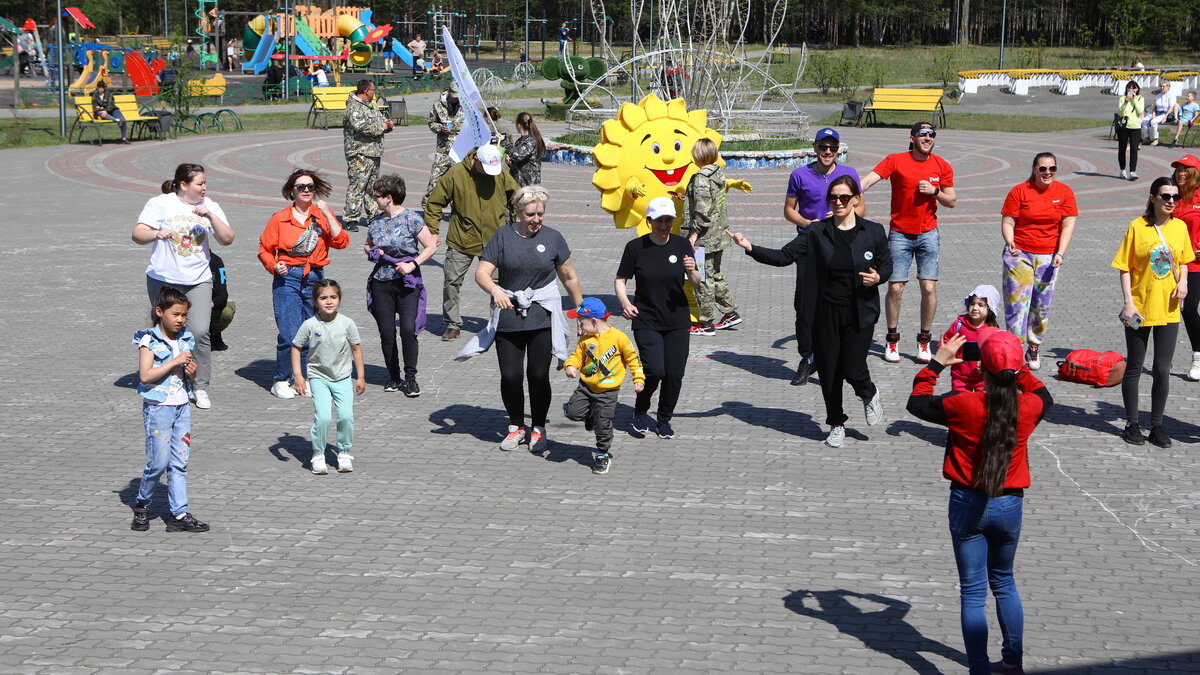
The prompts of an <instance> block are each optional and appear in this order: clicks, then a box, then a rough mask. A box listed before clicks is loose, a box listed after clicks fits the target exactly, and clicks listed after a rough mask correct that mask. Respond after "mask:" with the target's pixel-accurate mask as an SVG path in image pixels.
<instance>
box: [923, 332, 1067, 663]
mask: <svg viewBox="0 0 1200 675" xmlns="http://www.w3.org/2000/svg"><path fill="white" fill-rule="evenodd" d="M965 343H966V338H964V337H963V336H961V335H955V336H953V337H951V338H950V339H949V340H946V341H945V342H943V343H942V344H941V345H940V346H939V347H938V350H937V353H936V354H935V355H934V357H933V361H932V362H930V364H929V365H928V366H926V367H924V368H922V369H921V371H920V372H918V373H917V376H916V378H915V379H914V380H913V389H912V394H911V395H910V396H909V398H908V411H909V412H910V413H912V414H913V415H915V416H916V417H918V418H920V419H923V420H925V421H926V422H933V423H934V424H941V425H945V426H946V427H947V428H948V429H949V437H948V439H947V441H946V455H945V459H944V460H943V462H942V475H943V476H944V477H945V478H946V479H947V480H949V481H950V505H949V508H948V516H949V521H950V540H951V542H953V545H954V562H955V563H956V564H957V566H958V581H959V603H960V621H961V622H962V633H963V642H964V643H965V644H966V648H967V666H968V667H969V668H970V672H971V674H972V675H977V674H978V675H982V674H984V673H1021V672H1024V671H1023V670H1022V668H1021V656H1022V652H1023V651H1024V650H1023V648H1022V637H1023V634H1024V630H1025V610H1024V609H1023V608H1022V605H1021V596H1020V595H1018V593H1017V584H1016V581H1015V580H1014V578H1013V560H1014V559H1015V558H1016V555H1017V543H1018V541H1019V540H1020V538H1021V511H1022V506H1023V505H1022V502H1023V501H1024V496H1025V488H1027V487H1029V460H1028V452H1027V448H1028V443H1029V437H1030V436H1031V435H1032V434H1033V431H1034V429H1035V428H1036V427H1037V425H1038V423H1039V422H1041V421H1042V417H1043V416H1045V414H1046V411H1047V410H1049V409H1050V406H1051V405H1052V404H1053V402H1054V401H1053V399H1052V398H1051V397H1050V393H1049V392H1047V391H1046V386H1045V385H1044V384H1042V382H1041V381H1040V380H1038V379H1037V378H1036V377H1034V376H1033V373H1031V372H1029V369H1028V368H1026V367H1024V366H1025V364H1024V359H1023V358H1022V356H1023V355H1022V353H1021V341H1020V340H1018V339H1017V338H1016V336H1014V335H1012V334H1011V333H1007V332H1005V331H996V332H994V333H992V335H991V336H990V337H988V338H987V339H985V340H984V341H983V342H982V343H980V346H979V350H980V356H981V357H982V358H981V362H982V364H983V378H984V380H983V381H984V385H983V391H953V392H950V393H949V394H945V395H943V396H936V395H934V393H933V390H934V388H935V387H936V386H937V380H938V375H939V374H941V372H942V370H943V369H945V368H946V366H950V365H954V364H956V363H959V362H960V361H961V359H959V358H957V357H956V356H955V354H957V353H958V350H959V349H961V348H962V346H963V345H964V344H965ZM989 585H990V586H991V588H992V595H994V596H995V597H996V614H997V615H998V617H999V619H1000V632H1001V634H1002V641H1001V647H1000V656H1001V661H999V662H996V663H988V647H987V642H988V621H987V611H986V604H987V592H988V586H989Z"/></svg>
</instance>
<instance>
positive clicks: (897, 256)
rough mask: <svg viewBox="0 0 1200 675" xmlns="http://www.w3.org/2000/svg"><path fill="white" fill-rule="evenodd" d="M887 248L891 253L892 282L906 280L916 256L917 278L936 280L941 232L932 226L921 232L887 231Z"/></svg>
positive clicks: (939, 265) (938, 270)
mask: <svg viewBox="0 0 1200 675" xmlns="http://www.w3.org/2000/svg"><path fill="white" fill-rule="evenodd" d="M888 250H889V252H890V253H891V254H892V278H890V279H888V281H890V282H892V283H897V282H904V281H908V268H909V267H912V261H913V256H914V255H915V256H916V258H917V278H918V279H928V280H931V281H937V278H938V273H939V272H941V267H942V264H941V253H942V232H941V229H939V228H936V227H935V228H933V229H932V230H930V231H928V232H922V233H921V234H904V233H903V232H897V231H895V230H890V231H889V232H888Z"/></svg>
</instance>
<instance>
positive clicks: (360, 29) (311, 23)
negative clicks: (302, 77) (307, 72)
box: [200, 0, 412, 74]
mask: <svg viewBox="0 0 1200 675" xmlns="http://www.w3.org/2000/svg"><path fill="white" fill-rule="evenodd" d="M207 1H209V0H200V2H207ZM371 15H372V11H371V10H370V9H367V8H363V7H335V8H333V9H330V10H324V9H321V8H320V7H315V6H309V5H296V6H295V10H294V13H293V14H291V15H288V14H284V13H264V14H262V15H260V16H257V17H255V18H254V19H253V20H251V21H250V22H249V23H248V24H246V30H245V31H244V32H243V33H242V50H243V55H242V58H243V59H244V63H243V64H242V72H243V73H246V72H250V73H254V74H260V73H262V72H263V71H264V70H266V69H267V67H268V65H269V64H270V61H271V59H272V58H277V57H276V56H275V53H276V52H278V51H280V47H281V45H283V44H284V43H285V42H286V41H287V40H291V41H292V43H293V44H294V45H295V48H296V50H295V53H296V58H304V59H313V60H325V61H338V60H342V57H341V56H340V55H335V54H333V53H332V52H331V51H330V49H329V48H328V47H327V46H326V41H327V40H330V39H332V38H338V39H341V40H343V41H344V42H345V44H346V47H347V50H348V54H347V56H346V57H345V58H346V60H348V61H349V63H350V65H352V66H355V67H366V66H369V65H370V63H371V59H372V58H373V52H372V51H371V44H372V43H375V42H378V41H379V40H381V39H383V38H384V37H385V36H386V35H387V34H388V32H390V30H391V26H379V27H376V26H374V25H373V24H372V23H371ZM392 49H393V52H395V54H396V56H398V57H399V58H400V59H401V60H402V61H404V62H406V63H408V64H409V65H410V66H411V65H412V54H410V53H409V52H408V50H407V49H405V48H404V47H403V46H401V45H399V44H396V45H394V46H393V48H392ZM285 51H286V50H285Z"/></svg>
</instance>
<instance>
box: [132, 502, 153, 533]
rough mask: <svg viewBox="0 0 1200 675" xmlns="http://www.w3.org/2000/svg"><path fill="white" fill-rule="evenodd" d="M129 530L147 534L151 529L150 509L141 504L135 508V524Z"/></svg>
mask: <svg viewBox="0 0 1200 675" xmlns="http://www.w3.org/2000/svg"><path fill="white" fill-rule="evenodd" d="M129 529H131V530H133V531H134V532H145V531H146V530H148V529H150V509H149V508H148V507H145V506H142V505H140V504H138V505H135V506H134V507H133V522H132V523H130V524H129Z"/></svg>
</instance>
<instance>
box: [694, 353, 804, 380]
mask: <svg viewBox="0 0 1200 675" xmlns="http://www.w3.org/2000/svg"><path fill="white" fill-rule="evenodd" d="M708 358H710V359H712V360H713V361H716V362H717V363H723V364H725V365H727V366H733V367H734V368H741V369H742V370H745V371H747V372H750V373H754V374H755V375H759V376H761V377H766V378H769V379H772V380H788V381H791V379H792V377H793V376H795V374H796V369H795V368H790V367H788V365H787V363H788V362H787V361H785V360H783V359H774V358H771V357H769V356H759V355H758V354H738V353H736V352H728V351H721V352H713V353H711V354H709V355H708Z"/></svg>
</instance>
